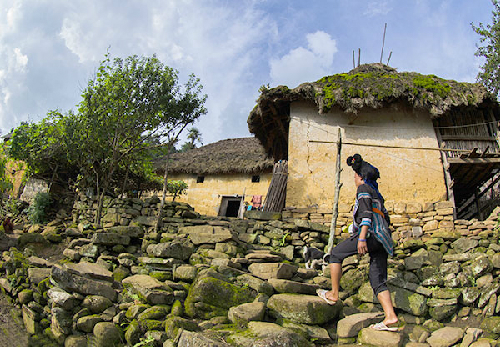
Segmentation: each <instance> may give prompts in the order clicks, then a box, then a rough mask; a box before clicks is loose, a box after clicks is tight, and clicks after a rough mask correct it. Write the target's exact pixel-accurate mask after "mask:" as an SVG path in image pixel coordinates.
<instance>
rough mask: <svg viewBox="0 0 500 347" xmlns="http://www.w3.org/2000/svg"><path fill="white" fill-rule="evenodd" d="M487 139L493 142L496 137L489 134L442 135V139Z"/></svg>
mask: <svg viewBox="0 0 500 347" xmlns="http://www.w3.org/2000/svg"><path fill="white" fill-rule="evenodd" d="M450 140H453V141H489V142H495V143H496V139H495V138H494V137H491V136H477V135H476V136H474V135H472V136H469V135H443V141H450Z"/></svg>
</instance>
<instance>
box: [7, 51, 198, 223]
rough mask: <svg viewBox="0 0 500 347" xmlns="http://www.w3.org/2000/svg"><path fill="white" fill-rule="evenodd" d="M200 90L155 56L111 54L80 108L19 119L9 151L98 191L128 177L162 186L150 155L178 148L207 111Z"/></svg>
mask: <svg viewBox="0 0 500 347" xmlns="http://www.w3.org/2000/svg"><path fill="white" fill-rule="evenodd" d="M201 92H202V86H201V84H200V81H199V79H197V78H196V77H195V76H194V75H191V76H189V79H188V81H187V82H186V83H185V84H184V85H181V84H180V83H179V82H178V76H177V71H176V70H174V69H172V68H170V67H167V66H165V65H163V64H162V63H161V62H160V61H159V60H158V58H156V56H154V55H153V56H152V57H138V56H135V55H134V56H130V57H128V58H126V59H121V58H115V59H113V60H112V59H111V58H110V56H109V54H106V56H105V59H104V60H103V61H102V62H101V64H100V66H99V68H98V70H97V73H96V76H95V77H94V78H93V79H91V80H90V81H89V82H88V84H87V86H86V88H85V89H84V91H83V93H82V101H81V102H80V104H79V105H78V112H77V113H73V112H68V113H67V114H65V115H63V114H62V113H60V112H58V111H51V112H49V114H48V116H47V118H45V119H43V120H42V121H41V122H39V123H32V124H28V123H23V124H21V125H20V126H19V127H18V128H17V129H15V130H14V134H13V137H12V139H11V140H10V141H9V145H8V147H9V148H8V153H9V156H10V157H11V158H14V159H16V160H22V161H24V162H26V163H27V165H28V169H29V172H30V173H32V174H33V175H37V176H38V177H41V178H45V179H51V178H52V177H58V178H59V179H60V181H61V182H68V181H69V182H72V184H74V186H75V187H79V188H81V189H84V188H88V187H92V188H94V189H95V191H97V193H99V194H100V196H102V194H104V192H110V191H112V190H117V189H122V188H124V187H125V185H124V183H127V182H130V184H129V185H130V186H133V187H138V185H139V184H141V183H143V182H151V184H156V185H158V184H159V183H158V182H159V180H158V178H157V177H156V176H155V175H154V173H153V167H152V165H151V159H152V158H153V157H156V156H158V155H161V154H164V153H165V152H166V151H167V152H168V148H173V144H174V143H175V141H176V140H177V138H178V136H179V134H180V133H181V132H182V131H183V130H184V129H185V128H186V127H187V126H188V125H189V124H192V123H193V122H194V121H195V120H197V119H198V118H199V117H200V116H201V115H202V114H205V113H206V112H207V110H206V109H205V107H204V104H205V102H206V98H207V97H206V95H203V94H202V93H201ZM195 140H196V139H194V140H193V143H194V141H195ZM98 216H99V213H98ZM97 219H98V220H97V222H99V217H98V218H97Z"/></svg>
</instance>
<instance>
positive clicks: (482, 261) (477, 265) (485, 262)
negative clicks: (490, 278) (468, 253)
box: [463, 256, 493, 278]
mask: <svg viewBox="0 0 500 347" xmlns="http://www.w3.org/2000/svg"><path fill="white" fill-rule="evenodd" d="M492 269H493V264H492V263H491V261H490V260H489V259H488V257H487V256H483V257H479V258H476V259H474V260H472V261H471V263H470V264H469V265H466V266H464V268H463V271H464V273H465V274H466V275H467V276H471V277H473V278H478V277H480V276H482V275H484V274H486V273H488V272H490V271H491V270H492Z"/></svg>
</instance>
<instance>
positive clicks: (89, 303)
mask: <svg viewBox="0 0 500 347" xmlns="http://www.w3.org/2000/svg"><path fill="white" fill-rule="evenodd" d="M112 305H113V303H112V302H111V300H109V299H108V298H105V297H104V296H100V295H89V296H87V297H86V298H85V299H84V300H83V303H82V306H83V307H85V308H88V309H89V310H90V311H91V312H92V313H102V312H104V310H105V309H107V308H108V307H110V306H112Z"/></svg>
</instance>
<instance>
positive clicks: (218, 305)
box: [184, 274, 256, 319]
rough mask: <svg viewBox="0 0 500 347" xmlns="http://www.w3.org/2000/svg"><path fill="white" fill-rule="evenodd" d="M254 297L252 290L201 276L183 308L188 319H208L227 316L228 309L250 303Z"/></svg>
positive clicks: (193, 286) (190, 291)
mask: <svg viewBox="0 0 500 347" xmlns="http://www.w3.org/2000/svg"><path fill="white" fill-rule="evenodd" d="M255 297H256V292H255V291H253V290H252V289H249V288H244V287H239V286H236V285H234V284H232V283H229V282H227V281H225V280H223V279H222V278H216V277H211V276H204V275H203V274H202V275H201V276H198V278H197V279H196V280H195V282H194V283H193V285H192V287H191V289H190V290H189V294H188V296H187V298H186V301H185V302H184V306H185V309H186V313H187V314H188V315H189V316H190V317H197V318H203V319H209V318H212V317H216V316H227V311H228V310H229V308H231V307H233V306H238V305H240V304H243V303H247V302H251V301H253V299H254V298H255Z"/></svg>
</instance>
